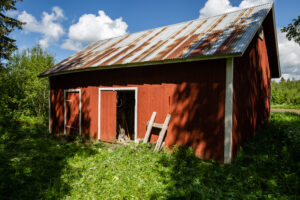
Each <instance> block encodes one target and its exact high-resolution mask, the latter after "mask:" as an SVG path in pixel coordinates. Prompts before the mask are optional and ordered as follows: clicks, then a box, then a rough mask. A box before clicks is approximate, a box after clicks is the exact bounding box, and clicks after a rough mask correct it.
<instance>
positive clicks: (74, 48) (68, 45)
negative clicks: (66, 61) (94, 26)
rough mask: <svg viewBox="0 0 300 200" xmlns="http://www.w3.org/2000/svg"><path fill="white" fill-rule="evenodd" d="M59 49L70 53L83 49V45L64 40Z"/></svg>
mask: <svg viewBox="0 0 300 200" xmlns="http://www.w3.org/2000/svg"><path fill="white" fill-rule="evenodd" d="M61 48H63V49H69V50H72V51H79V50H81V49H82V48H83V45H82V43H81V42H78V41H74V40H71V39H66V40H65V42H64V43H63V44H62V45H61Z"/></svg>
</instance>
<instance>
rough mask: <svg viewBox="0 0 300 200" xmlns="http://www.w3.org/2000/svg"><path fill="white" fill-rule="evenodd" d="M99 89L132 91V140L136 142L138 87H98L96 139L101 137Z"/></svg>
mask: <svg viewBox="0 0 300 200" xmlns="http://www.w3.org/2000/svg"><path fill="white" fill-rule="evenodd" d="M101 91H134V97H135V102H134V141H135V142H137V102H138V101H137V100H138V93H137V92H138V88H137V87H105V88H99V95H98V96H99V98H98V140H100V139H101V110H100V108H101Z"/></svg>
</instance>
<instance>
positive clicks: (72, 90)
mask: <svg viewBox="0 0 300 200" xmlns="http://www.w3.org/2000/svg"><path fill="white" fill-rule="evenodd" d="M67 92H78V93H79V135H81V89H66V90H64V134H65V135H66V132H67V130H66V127H67V121H66V118H67V116H66V115H67V113H66V107H67V105H66V101H67V100H66V96H67Z"/></svg>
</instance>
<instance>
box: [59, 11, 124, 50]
mask: <svg viewBox="0 0 300 200" xmlns="http://www.w3.org/2000/svg"><path fill="white" fill-rule="evenodd" d="M127 27H128V25H127V23H126V22H124V21H123V20H122V18H121V17H120V18H117V19H115V20H112V19H111V18H110V17H109V16H108V15H106V14H105V12H104V11H102V10H99V11H98V15H94V14H84V15H82V16H81V17H80V18H79V20H78V22H77V23H76V24H73V25H71V26H70V28H69V33H68V36H69V38H68V39H67V40H66V41H65V43H64V44H63V45H62V46H61V47H62V48H65V49H70V50H75V49H77V48H79V47H80V46H81V45H82V43H85V44H88V43H91V42H95V41H99V40H103V39H107V38H111V37H117V36H121V35H124V34H126V30H127ZM74 47H75V48H74Z"/></svg>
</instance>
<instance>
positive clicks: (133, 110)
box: [98, 87, 137, 142]
mask: <svg viewBox="0 0 300 200" xmlns="http://www.w3.org/2000/svg"><path fill="white" fill-rule="evenodd" d="M98 105H99V107H98V120H99V121H98V139H99V140H101V141H105V142H114V141H116V140H118V141H123V142H125V141H130V140H131V141H137V88H136V87H110V88H99V104H98Z"/></svg>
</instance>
